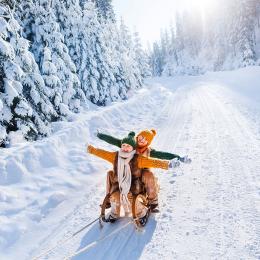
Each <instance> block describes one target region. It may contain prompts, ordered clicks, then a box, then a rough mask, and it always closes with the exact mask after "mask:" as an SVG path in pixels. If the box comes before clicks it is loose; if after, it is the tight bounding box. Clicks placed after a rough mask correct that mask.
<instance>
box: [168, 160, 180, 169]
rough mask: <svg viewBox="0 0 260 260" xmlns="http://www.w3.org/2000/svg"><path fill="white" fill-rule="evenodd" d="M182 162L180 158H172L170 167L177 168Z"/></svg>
mask: <svg viewBox="0 0 260 260" xmlns="http://www.w3.org/2000/svg"><path fill="white" fill-rule="evenodd" d="M180 164H181V163H180V162H179V160H178V159H177V158H174V159H172V160H170V162H169V168H176V167H178V166H180Z"/></svg>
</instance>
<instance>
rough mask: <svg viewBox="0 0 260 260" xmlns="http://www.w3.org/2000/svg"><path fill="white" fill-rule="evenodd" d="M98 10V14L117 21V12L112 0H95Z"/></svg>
mask: <svg viewBox="0 0 260 260" xmlns="http://www.w3.org/2000/svg"><path fill="white" fill-rule="evenodd" d="M93 1H94V2H95V4H96V7H97V10H98V16H99V17H100V18H103V19H105V20H109V21H112V22H115V13H114V9H113V6H112V0H93Z"/></svg>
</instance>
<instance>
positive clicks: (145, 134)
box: [137, 129, 156, 145]
mask: <svg viewBox="0 0 260 260" xmlns="http://www.w3.org/2000/svg"><path fill="white" fill-rule="evenodd" d="M139 135H141V136H143V137H145V139H146V140H147V142H148V145H150V144H151V142H152V141H153V138H154V136H155V135H156V131H155V130H154V129H151V130H143V131H141V132H140V133H139V134H138V135H137V137H138V136H139Z"/></svg>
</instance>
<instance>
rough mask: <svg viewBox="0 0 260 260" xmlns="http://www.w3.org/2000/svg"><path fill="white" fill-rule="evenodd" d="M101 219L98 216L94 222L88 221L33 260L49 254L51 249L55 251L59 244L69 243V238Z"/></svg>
mask: <svg viewBox="0 0 260 260" xmlns="http://www.w3.org/2000/svg"><path fill="white" fill-rule="evenodd" d="M98 220H99V217H98V218H96V219H95V220H93V221H92V222H90V223H88V224H87V225H86V226H84V227H82V228H81V229H79V230H78V231H76V232H75V233H73V234H72V235H71V236H69V237H67V238H65V239H64V240H62V241H60V242H58V243H57V244H56V245H55V246H53V247H51V248H48V249H46V250H45V251H44V252H43V253H42V254H40V255H38V256H36V257H34V258H33V260H36V259H40V258H41V257H43V256H47V255H48V254H49V253H50V252H51V251H53V250H54V249H56V248H57V247H59V246H62V245H64V244H65V243H67V242H68V241H69V240H71V239H72V238H73V237H75V236H76V235H78V234H79V233H80V232H82V231H83V230H84V229H86V228H87V227H89V226H91V225H92V224H94V223H95V222H96V221H98Z"/></svg>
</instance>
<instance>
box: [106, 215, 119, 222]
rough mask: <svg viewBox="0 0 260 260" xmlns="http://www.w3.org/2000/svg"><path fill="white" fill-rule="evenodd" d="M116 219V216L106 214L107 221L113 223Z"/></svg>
mask: <svg viewBox="0 0 260 260" xmlns="http://www.w3.org/2000/svg"><path fill="white" fill-rule="evenodd" d="M116 221H117V218H115V217H113V216H112V215H109V216H108V219H107V222H110V223H115V222H116Z"/></svg>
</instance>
